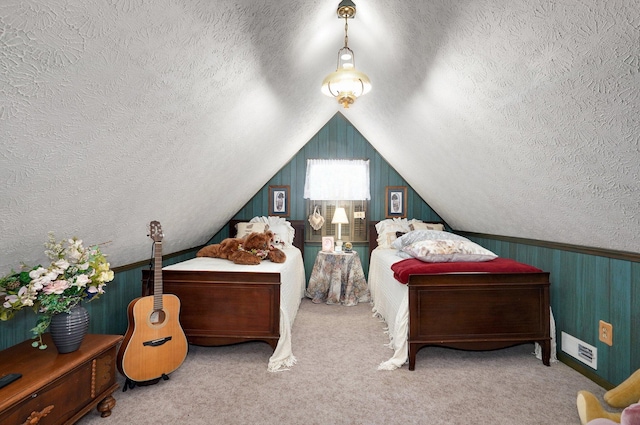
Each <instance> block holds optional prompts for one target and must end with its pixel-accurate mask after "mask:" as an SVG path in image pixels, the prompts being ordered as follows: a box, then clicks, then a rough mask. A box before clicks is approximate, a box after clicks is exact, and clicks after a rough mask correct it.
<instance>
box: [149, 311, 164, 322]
mask: <svg viewBox="0 0 640 425" xmlns="http://www.w3.org/2000/svg"><path fill="white" fill-rule="evenodd" d="M165 318H166V316H165V314H164V310H154V312H153V313H151V317H150V318H149V320H150V321H151V324H152V325H159V324H161V323H163V322H164V321H165Z"/></svg>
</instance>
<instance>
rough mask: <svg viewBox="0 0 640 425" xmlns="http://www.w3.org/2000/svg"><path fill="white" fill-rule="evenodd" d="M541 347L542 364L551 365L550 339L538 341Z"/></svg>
mask: <svg viewBox="0 0 640 425" xmlns="http://www.w3.org/2000/svg"><path fill="white" fill-rule="evenodd" d="M540 346H541V347H542V364H544V365H545V366H551V362H550V359H551V341H549V340H548V339H547V340H545V341H541V342H540Z"/></svg>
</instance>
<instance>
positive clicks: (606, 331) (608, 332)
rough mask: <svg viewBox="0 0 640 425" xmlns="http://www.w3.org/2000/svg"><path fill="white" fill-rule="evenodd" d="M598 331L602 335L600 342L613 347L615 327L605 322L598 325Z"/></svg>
mask: <svg viewBox="0 0 640 425" xmlns="http://www.w3.org/2000/svg"><path fill="white" fill-rule="evenodd" d="M598 329H599V332H598V333H599V334H600V341H602V342H604V343H605V344H607V345H608V346H612V345H613V325H612V324H611V323H607V322H604V321H602V320H601V321H600V322H599V323H598Z"/></svg>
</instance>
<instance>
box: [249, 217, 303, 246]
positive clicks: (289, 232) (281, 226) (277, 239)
mask: <svg viewBox="0 0 640 425" xmlns="http://www.w3.org/2000/svg"><path fill="white" fill-rule="evenodd" d="M249 223H266V224H267V225H268V226H269V230H271V231H272V232H273V233H274V245H281V246H282V247H283V248H291V247H292V246H293V237H294V236H295V233H296V231H295V230H294V228H293V226H292V225H291V223H289V222H288V221H287V220H285V219H284V218H282V217H273V216H269V217H264V216H261V217H253V218H252V219H251V220H249Z"/></svg>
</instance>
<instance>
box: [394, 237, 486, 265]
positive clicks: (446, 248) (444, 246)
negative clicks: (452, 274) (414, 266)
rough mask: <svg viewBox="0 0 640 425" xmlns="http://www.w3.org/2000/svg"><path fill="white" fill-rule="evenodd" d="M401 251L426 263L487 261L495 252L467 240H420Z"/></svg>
mask: <svg viewBox="0 0 640 425" xmlns="http://www.w3.org/2000/svg"><path fill="white" fill-rule="evenodd" d="M402 251H403V252H405V253H407V254H409V255H411V256H412V257H413V258H417V259H418V260H421V261H424V262H427V263H447V262H454V261H455V262H458V261H464V262H477V261H489V260H493V259H494V258H496V257H497V255H496V254H494V253H493V252H491V251H489V250H488V249H485V248H483V247H481V246H480V245H478V244H477V243H474V242H471V241H469V240H466V241H464V240H452V239H448V240H444V239H439V240H422V241H418V242H415V243H413V244H411V245H407V246H404V247H403V248H402Z"/></svg>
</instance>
